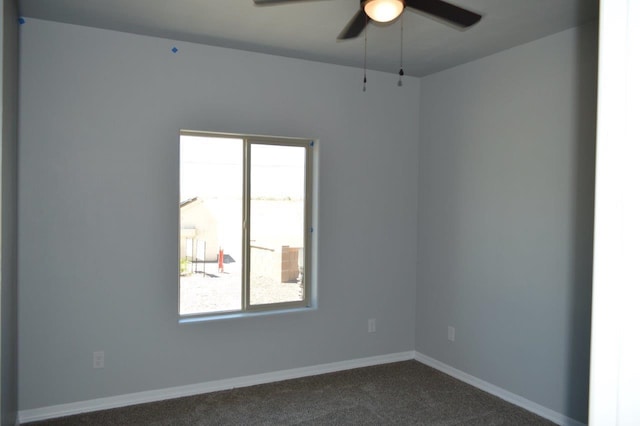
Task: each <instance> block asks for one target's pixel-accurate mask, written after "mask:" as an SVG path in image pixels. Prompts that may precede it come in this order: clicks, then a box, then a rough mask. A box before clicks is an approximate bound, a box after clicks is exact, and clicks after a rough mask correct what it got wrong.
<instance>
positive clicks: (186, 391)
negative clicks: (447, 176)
mask: <svg viewBox="0 0 640 426" xmlns="http://www.w3.org/2000/svg"><path fill="white" fill-rule="evenodd" d="M413 358H414V351H408V352H398V353H393V354H388V355H380V356H373V357H368V358H359V359H353V360H348V361H339V362H332V363H329V364H320V365H314V366H310V367H302V368H293V369H291V370H281V371H276V372H273V373H264V374H254V375H251V376H243V377H236V378H232V379H224V380H214V381H212V382H204V383H196V384H193V385H186V386H176V387H171V388H166V389H157V390H151V391H144V392H136V393H130V394H126V395H118V396H110V397H106V398H97V399H91V400H87V401H79V402H72V403H69V404H60V405H52V406H48V407H42V408H34V409H30V410H21V411H20V412H19V413H18V419H19V422H20V423H27V422H34V421H38V420H46V419H52V418H56V417H63V416H71V415H74V414H80V413H87V412H90V411H99V410H107V409H110V408H117V407H125V406H128V405H136V404H143V403H146V402H155V401H162V400H165V399H171V398H180V397H183V396H191V395H198V394H202V393H209V392H216V391H221V390H228V389H233V388H241V387H245V386H253V385H259V384H263V383H271V382H278V381H281V380H289V379H297V378H300V377H307V376H315V375H317V374H325V373H333V372H335V371H342V370H350V369H352V368H360V367H369V366H372V365H378V364H387V363H390V362H398V361H407V360H410V359H413Z"/></svg>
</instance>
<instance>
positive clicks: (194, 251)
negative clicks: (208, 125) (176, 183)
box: [179, 131, 313, 316]
mask: <svg viewBox="0 0 640 426" xmlns="http://www.w3.org/2000/svg"><path fill="white" fill-rule="evenodd" d="M312 145H313V143H312V142H311V141H309V140H299V139H280V138H267V137H252V136H230V135H220V134H212V133H203V132H193V131H183V132H181V134H180V248H179V252H180V254H179V270H180V308H179V311H180V315H181V316H192V315H203V314H220V313H230V312H238V311H255V310H272V309H287V308H296V307H304V306H309V302H310V291H309V288H310V282H309V279H308V276H309V274H308V272H309V268H310V258H311V256H310V255H311V253H310V247H311V245H310V238H311V220H310V218H311V200H312V198H313V197H312V194H311V188H312V185H311V176H312V174H311V164H312V158H311V156H312V152H313V148H312Z"/></svg>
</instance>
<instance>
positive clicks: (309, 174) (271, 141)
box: [176, 130, 315, 319]
mask: <svg viewBox="0 0 640 426" xmlns="http://www.w3.org/2000/svg"><path fill="white" fill-rule="evenodd" d="M180 136H197V137H210V138H227V139H241V140H242V143H243V185H242V186H243V195H242V200H243V203H242V204H243V206H242V215H243V221H242V223H243V226H242V247H243V249H242V251H243V265H242V278H241V280H242V303H241V308H240V309H239V310H237V311H220V312H216V311H212V312H199V313H193V314H182V315H179V317H180V318H181V319H190V318H196V319H197V318H201V317H228V316H237V315H238V314H245V313H256V312H269V311H286V310H293V309H300V308H308V307H311V306H312V277H313V275H314V274H313V272H312V271H313V269H312V267H313V265H312V259H313V252H312V250H313V246H312V233H313V225H312V224H313V216H312V212H313V208H314V200H315V194H314V192H313V189H314V185H313V176H314V170H313V167H314V158H313V154H314V146H315V141H314V140H313V139H302V138H288V137H274V136H258V135H245V134H230V133H216V132H207V131H195V130H181V131H180ZM252 145H273V146H293V147H301V148H304V149H305V176H304V179H305V182H304V188H305V195H304V210H305V211H304V228H303V230H304V239H303V245H304V248H303V271H304V272H303V298H302V300H296V301H290V302H279V303H270V304H259V305H257V304H252V303H251V291H250V290H251V280H250V277H251V245H250V241H251V235H250V229H251V202H250V201H251V199H250V198H251V176H250V173H251V146H252ZM178 204H179V203H178ZM179 229H180V225H178V232H179ZM179 250H180V248H179V247H178V251H179ZM178 258H179V256H178ZM176 270H178V271H179V270H180V265H179V264H178V265H176ZM179 293H180V279H179V278H178V312H180V295H179Z"/></svg>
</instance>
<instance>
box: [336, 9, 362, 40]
mask: <svg viewBox="0 0 640 426" xmlns="http://www.w3.org/2000/svg"><path fill="white" fill-rule="evenodd" d="M368 21H369V20H368V19H367V14H366V13H364V9H362V8H360V10H358V12H356V14H355V15H353V18H351V20H350V21H349V23H348V24H347V26H346V27H344V29H343V30H342V32H341V33H340V35H339V36H338V40H348V39H350V38H356V37H358V36H359V35H360V33H361V32H362V30H364V28H365V27H366V26H367V22H368Z"/></svg>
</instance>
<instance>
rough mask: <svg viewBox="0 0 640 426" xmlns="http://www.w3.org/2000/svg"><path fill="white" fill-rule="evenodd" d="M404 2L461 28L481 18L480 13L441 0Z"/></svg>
mask: <svg viewBox="0 0 640 426" xmlns="http://www.w3.org/2000/svg"><path fill="white" fill-rule="evenodd" d="M404 3H405V5H406V6H407V7H410V8H412V9H416V10H419V11H421V12H424V13H428V14H429V15H433V16H435V17H437V18H441V19H444V20H445V21H447V22H450V23H452V24H454V25H456V26H458V27H462V28H467V27H470V26H472V25H473V24H475V23H476V22H478V21H479V20H480V18H482V15H478V14H477V13H474V12H471V11H470V10H467V9H463V8H461V7H458V6H456V5H453V4H451V3H447V2H445V1H442V0H405V2H404Z"/></svg>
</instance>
